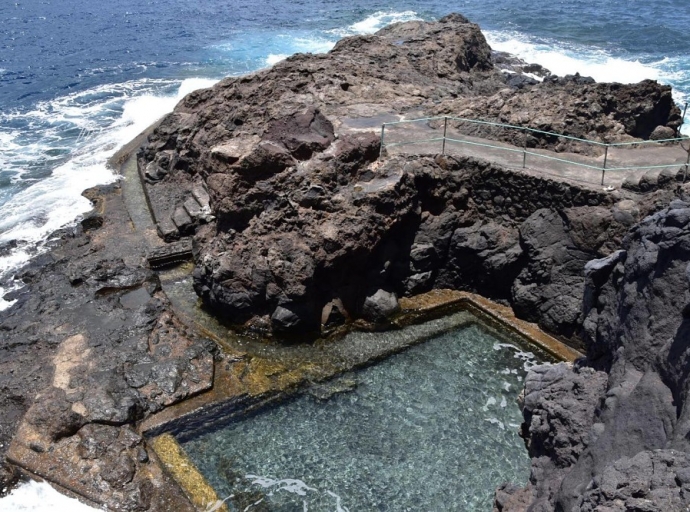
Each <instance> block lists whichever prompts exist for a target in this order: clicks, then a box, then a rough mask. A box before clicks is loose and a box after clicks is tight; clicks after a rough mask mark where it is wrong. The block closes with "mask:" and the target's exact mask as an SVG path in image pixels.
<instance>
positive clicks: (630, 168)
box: [606, 162, 685, 171]
mask: <svg viewBox="0 0 690 512" xmlns="http://www.w3.org/2000/svg"><path fill="white" fill-rule="evenodd" d="M664 167H685V162H683V163H679V162H674V163H672V164H663V165H636V166H635V167H607V168H606V170H607V171H633V170H635V169H663V168H664Z"/></svg>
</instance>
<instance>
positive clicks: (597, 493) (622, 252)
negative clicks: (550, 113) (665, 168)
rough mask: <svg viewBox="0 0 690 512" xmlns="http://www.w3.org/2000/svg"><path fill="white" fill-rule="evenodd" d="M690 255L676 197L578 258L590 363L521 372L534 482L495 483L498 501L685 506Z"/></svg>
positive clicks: (557, 506) (550, 506) (533, 505)
mask: <svg viewBox="0 0 690 512" xmlns="http://www.w3.org/2000/svg"><path fill="white" fill-rule="evenodd" d="M689 263H690V203H688V202H685V201H682V200H674V201H672V202H671V203H670V206H668V207H667V208H665V209H663V210H661V211H659V212H656V213H654V214H652V215H651V216H648V217H647V218H645V219H644V220H643V221H642V222H640V223H639V224H637V225H635V226H634V227H633V228H632V229H631V230H630V231H629V232H628V234H627V235H626V236H625V238H624V240H623V241H622V244H621V248H620V249H619V250H616V251H614V252H612V253H611V254H610V255H609V256H607V257H605V258H601V259H596V260H592V261H589V262H588V263H587V264H586V266H585V276H586V284H585V290H584V294H583V296H584V303H583V312H582V317H583V337H584V342H585V345H586V347H587V359H586V361H583V362H581V365H585V364H586V365H588V367H583V366H581V365H580V366H579V367H576V368H575V369H572V370H571V369H569V368H567V367H565V366H564V365H560V366H556V367H542V368H536V369H535V370H534V371H533V372H532V373H531V374H530V375H529V377H528V379H527V382H526V387H525V403H524V412H525V423H524V424H523V436H524V437H525V439H526V442H527V446H528V448H529V450H530V455H531V456H532V475H531V479H530V484H529V485H528V487H527V488H526V489H514V488H511V487H505V488H503V489H502V490H501V491H500V492H499V493H498V495H497V501H496V509H497V510H500V511H504V510H505V511H507V510H544V511H552V510H556V511H578V512H580V511H587V512H589V511H595V510H596V511H601V510H607V511H608V510H615V511H619V510H620V511H623V510H626V511H627V510H655V511H656V510H658V511H666V510H673V511H676V510H678V511H680V510H687V509H688V507H690V493H689V491H690V488H689V487H688V474H690V460H689V459H688V455H687V452H688V448H690V446H689V445H688V434H689V433H690V412H689V408H688V407H687V397H688V390H689V388H690V380H689V379H688V374H689V373H690V372H689V371H688V368H689V366H688V356H689V354H690V335H689V333H690V330H689V329H688V321H687V318H686V317H687V316H688V313H687V310H688V309H690V308H688V303H689V302H690V271H689V269H690V266H689ZM583 375H584V376H586V378H584V379H583ZM564 450H565V452H564ZM564 454H565V456H564Z"/></svg>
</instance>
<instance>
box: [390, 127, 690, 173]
mask: <svg viewBox="0 0 690 512" xmlns="http://www.w3.org/2000/svg"><path fill="white" fill-rule="evenodd" d="M436 121H443V136H441V137H431V138H425V139H415V140H409V141H401V142H390V143H386V127H387V126H388V127H392V126H397V125H404V124H409V123H420V122H426V123H428V124H429V125H431V123H433V122H436ZM449 121H451V122H457V123H469V124H470V125H475V126H480V127H487V128H500V129H507V130H513V131H518V132H521V133H523V134H524V136H523V144H522V147H521V148H518V147H506V146H505V145H504V146H499V145H496V144H490V143H488V142H484V141H478V140H474V141H472V140H465V139H457V138H453V137H449V136H448V123H449ZM432 129H434V130H435V129H436V128H432ZM529 134H534V135H537V136H540V137H553V138H557V139H563V140H565V141H570V142H573V143H576V144H583V145H588V146H593V147H596V148H599V149H603V156H604V160H603V165H592V164H588V163H583V162H578V161H576V160H573V159H567V158H559V157H555V156H551V155H545V154H543V153H537V152H536V151H530V150H529V149H528V147H527V145H528V144H527V141H528V135H529ZM485 140H489V139H485ZM688 141H690V137H687V136H682V137H677V138H672V139H663V140H639V141H633V142H613V143H606V142H599V141H595V140H589V139H582V138H578V137H573V136H570V135H563V134H560V133H554V132H547V131H544V130H537V129H535V128H529V127H525V126H516V125H511V124H504V123H496V122H492V121H482V120H479V119H466V118H462V117H453V116H437V117H425V118H420V119H406V120H402V121H395V122H391V123H384V124H383V125H382V126H381V155H383V151H384V149H385V148H386V147H394V146H405V145H410V144H425V143H431V142H441V143H442V146H441V153H442V154H444V155H445V154H446V142H454V143H460V144H467V145H470V146H480V147H486V148H491V149H498V150H502V151H507V152H512V153H521V154H522V168H523V169H524V168H526V166H527V157H528V156H533V157H538V158H543V159H546V160H553V161H557V162H562V163H567V164H571V165H575V166H579V167H584V168H589V169H594V170H599V171H601V184H602V185H603V184H604V177H605V175H606V171H630V170H636V169H662V168H666V167H671V166H675V165H680V166H684V167H685V178H687V174H688V167H689V166H690V143H689V144H688V148H685V147H684V146H682V145H681V147H682V148H683V149H684V150H685V151H686V152H687V153H688V156H687V159H686V161H685V163H683V162H670V163H665V164H656V165H634V166H618V167H610V166H607V164H608V162H609V149H610V148H624V147H639V146H644V145H660V144H670V143H678V144H680V143H682V142H688ZM685 178H684V179H685Z"/></svg>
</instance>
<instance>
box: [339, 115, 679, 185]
mask: <svg viewBox="0 0 690 512" xmlns="http://www.w3.org/2000/svg"><path fill="white" fill-rule="evenodd" d="M379 117H380V116H379ZM379 117H376V118H370V119H366V120H365V119H344V120H343V125H342V127H343V128H344V129H345V130H348V131H350V130H352V131H360V130H367V131H369V130H378V131H379V132H380V130H381V122H380V121H381V120H380V119H379ZM390 121H391V119H387V120H386V121H384V122H390ZM453 124H454V123H453V122H451V121H449V122H448V130H447V138H448V139H457V140H459V141H462V142H453V141H450V140H446V144H445V152H446V154H449V155H453V156H467V157H474V158H481V159H485V160H488V161H490V162H493V163H496V164H499V165H502V166H504V167H507V168H510V169H513V170H516V171H518V172H525V173H527V174H532V175H538V176H548V177H552V178H554V179H559V180H563V181H568V182H574V183H576V184H579V185H587V186H591V187H595V188H598V189H600V188H602V187H614V188H621V185H622V184H623V182H624V181H625V180H626V179H628V178H629V179H631V180H634V181H635V182H639V180H640V178H641V177H642V176H643V175H645V174H650V175H655V176H658V175H659V174H661V173H662V172H664V171H665V172H671V173H673V175H675V174H676V173H677V172H679V171H680V170H681V169H685V164H686V162H687V160H688V152H687V151H686V150H685V149H683V147H681V145H680V144H679V143H676V142H672V143H665V144H647V145H642V146H637V147H635V146H623V147H611V148H609V150H608V156H607V158H606V167H607V169H611V168H616V167H639V168H638V169H630V170H608V171H606V172H605V173H604V176H603V177H604V183H603V185H602V171H601V169H602V167H603V166H604V148H603V147H597V146H592V150H593V151H592V152H593V153H595V154H596V156H585V155H582V154H579V153H568V152H555V151H548V150H542V149H533V148H528V149H527V151H528V154H527V155H524V154H523V148H522V147H521V146H515V145H512V144H508V143H505V142H499V141H496V140H490V139H485V138H479V137H473V136H468V135H466V134H464V133H461V132H460V131H459V130H458V129H456V128H455V127H453V126H452V125H453ZM442 138H443V121H439V120H437V121H433V122H428V121H420V122H410V123H402V124H394V125H386V130H385V136H384V144H385V149H386V153H387V154H388V155H395V154H438V153H441V152H442V149H443V141H442V140H437V141H433V142H421V143H414V144H405V145H395V144H397V143H401V142H405V143H406V142H412V141H423V140H428V139H442ZM389 144H391V145H390V146H389ZM487 145H490V146H495V147H486V146H487ZM684 145H685V146H686V147H688V146H690V141H688V142H687V143H684ZM529 153H533V154H529ZM556 159H558V160H556ZM560 160H567V161H569V162H563V161H560ZM573 162H576V163H580V164H586V165H589V166H593V167H595V169H592V168H589V167H583V166H580V165H577V164H576V163H573ZM523 165H524V167H523ZM660 165H663V166H664V167H662V168H653V169H650V168H649V166H660ZM645 166H647V167H645Z"/></svg>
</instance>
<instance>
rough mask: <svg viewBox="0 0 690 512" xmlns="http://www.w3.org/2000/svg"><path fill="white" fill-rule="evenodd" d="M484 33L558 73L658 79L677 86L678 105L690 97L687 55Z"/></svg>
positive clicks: (687, 128) (686, 129) (494, 43)
mask: <svg viewBox="0 0 690 512" xmlns="http://www.w3.org/2000/svg"><path fill="white" fill-rule="evenodd" d="M484 35H485V36H486V39H487V41H488V43H489V45H491V47H492V48H493V49H494V50H498V51H502V52H508V53H511V54H513V55H516V56H518V57H520V58H521V59H523V60H525V61H527V62H533V63H537V64H541V65H542V66H544V67H545V68H547V69H549V70H550V71H551V72H552V73H554V74H556V75H559V76H564V75H573V74H575V73H580V75H582V76H591V77H592V78H594V79H595V80H596V81H598V82H619V83H636V82H639V81H641V80H645V79H650V80H657V81H659V82H660V83H663V84H669V85H675V87H674V90H673V95H674V99H675V101H676V102H677V103H678V104H680V105H683V104H684V103H685V102H686V101H688V100H689V99H690V94H689V92H688V91H687V87H686V89H683V88H682V84H688V83H690V70H689V69H688V65H687V64H688V63H687V58H686V57H673V58H670V57H666V58H663V59H656V60H654V59H644V58H621V57H618V56H613V55H611V53H610V52H608V51H606V50H604V49H601V48H597V47H585V46H578V45H571V44H565V43H562V42H559V41H552V40H534V39H532V38H530V37H528V36H526V35H525V34H522V33H519V32H511V31H492V30H486V31H484ZM679 85H681V86H679ZM682 132H683V133H686V134H690V123H687V124H685V125H684V126H683V129H682Z"/></svg>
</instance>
